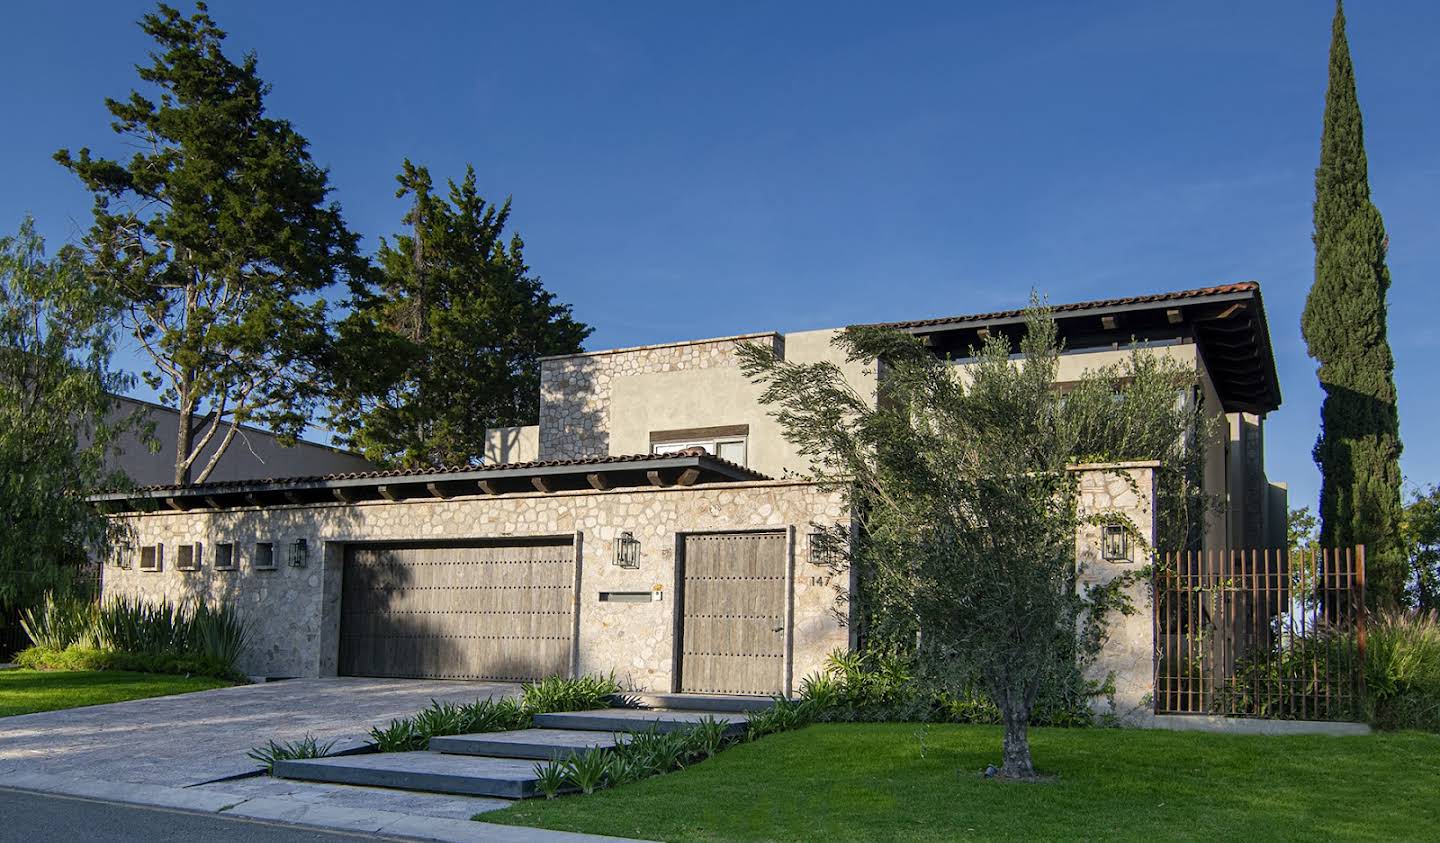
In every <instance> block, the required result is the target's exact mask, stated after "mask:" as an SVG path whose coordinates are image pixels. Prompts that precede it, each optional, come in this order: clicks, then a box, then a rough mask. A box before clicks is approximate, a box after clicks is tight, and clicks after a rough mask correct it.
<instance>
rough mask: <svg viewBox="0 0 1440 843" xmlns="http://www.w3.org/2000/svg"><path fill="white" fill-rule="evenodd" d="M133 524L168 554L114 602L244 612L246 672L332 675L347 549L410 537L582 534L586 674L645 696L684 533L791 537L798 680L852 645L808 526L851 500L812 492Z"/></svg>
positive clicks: (708, 492) (110, 587)
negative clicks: (183, 551) (816, 561)
mask: <svg viewBox="0 0 1440 843" xmlns="http://www.w3.org/2000/svg"><path fill="white" fill-rule="evenodd" d="M115 517H116V518H118V519H120V520H122V521H124V522H126V523H127V524H129V525H131V526H132V527H133V528H134V534H133V541H134V543H135V545H136V546H137V547H138V546H140V545H148V544H155V543H157V542H158V543H163V544H164V546H165V564H164V570H163V571H161V572H158V573H151V572H143V571H140V570H139V568H138V566H136V565H132V566H131V567H129V568H120V567H117V566H116V565H115V564H113V563H112V564H108V565H106V566H105V568H104V574H103V576H104V592H105V594H106V595H107V596H108V595H112V594H132V595H140V596H144V597H147V598H156V597H160V596H166V597H170V598H171V599H176V600H178V599H184V598H189V597H195V596H204V597H208V598H212V599H214V598H221V597H224V598H227V599H230V600H232V601H234V602H235V604H236V605H237V606H238V607H239V608H240V610H241V611H242V613H243V614H244V616H245V617H246V619H247V621H248V622H249V623H250V624H251V625H252V627H253V631H252V639H251V646H250V648H249V651H248V652H247V654H246V658H245V661H244V663H243V664H242V669H243V670H244V671H245V672H247V673H250V674H256V675H268V676H324V675H331V674H333V673H334V672H335V659H336V654H337V650H336V646H337V644H336V642H337V641H338V609H339V594H340V590H339V582H340V576H341V569H342V565H341V560H342V559H343V547H344V545H345V544H346V543H349V542H366V541H382V540H401V539H425V540H436V541H441V540H446V539H456V540H458V539H488V538H503V537H507V536H513V537H523V536H554V535H567V536H568V535H575V534H579V536H580V541H579V548H580V593H579V595H578V598H577V599H578V608H579V612H580V638H579V665H578V666H579V669H580V670H581V671H582V672H599V673H608V672H611V671H614V673H615V675H616V676H617V678H618V679H620V680H621V681H622V683H624V684H626V685H627V686H629V687H632V688H634V689H637V690H648V691H669V690H671V689H672V685H673V682H674V681H675V676H674V633H675V628H676V618H675V611H676V608H677V605H678V604H677V603H676V601H675V599H674V594H675V588H676V573H677V559H676V549H677V546H678V543H679V541H680V536H681V535H683V534H684V533H687V532H723V531H732V530H734V531H738V530H757V529H774V530H786V529H787V528H793V531H794V535H795V538H794V576H793V577H791V579H790V585H789V586H788V587H789V588H790V589H791V595H792V597H791V599H792V600H793V603H792V607H793V608H792V617H793V624H792V626H793V650H792V653H793V656H792V660H791V667H790V670H789V675H790V678H791V682H792V683H796V684H798V682H799V680H800V678H802V677H804V676H805V675H807V674H809V673H814V672H816V671H818V670H819V669H820V668H821V666H822V664H823V662H824V659H825V656H826V655H827V654H828V653H829V652H830V651H831V650H834V649H836V648H841V647H845V646H847V644H848V641H849V635H848V631H847V629H846V627H845V626H843V625H842V624H841V622H840V620H839V619H838V618H837V617H836V616H835V614H834V611H833V610H834V609H835V608H836V596H837V595H836V592H835V585H837V584H835V583H832V582H827V581H825V580H827V579H828V578H827V577H826V576H825V575H826V573H827V571H826V570H825V569H824V568H823V567H821V566H817V565H813V564H811V563H810V562H809V534H810V532H811V527H810V525H811V524H812V523H830V524H833V523H848V515H847V514H846V512H845V507H844V503H843V500H842V497H841V496H840V495H839V494H838V493H832V492H824V491H821V490H820V489H818V488H817V487H816V486H814V485H811V484H805V483H787V482H767V483H743V484H716V485H713V486H703V487H693V488H689V489H681V488H670V489H639V490H633V489H620V490H613V491H609V492H573V493H569V492H565V493H556V494H549V495H545V494H539V493H536V494H525V495H513V496H509V495H507V496H502V497H494V498H490V497H479V496H477V497H467V498H454V499H451V500H448V501H442V500H428V499H427V500H409V501H397V502H390V501H373V502H365V503H357V504H322V505H301V506H280V507H271V508H266V509H256V508H245V509H235V510H223V511H213V512H212V511H193V512H156V513H149V514H144V515H124V516H115ZM623 530H629V531H631V532H633V533H634V534H635V536H636V537H637V538H638V539H640V541H641V558H640V567H639V568H637V569H634V570H629V569H622V568H619V567H616V566H615V565H614V564H613V560H614V558H615V553H614V541H615V539H616V538H617V537H618V536H619V534H620V532H621V531H623ZM297 538H304V539H306V541H307V543H308V545H309V548H310V562H309V565H308V566H307V567H305V568H292V567H290V566H288V565H287V564H286V561H285V558H284V550H285V548H286V547H288V545H289V543H290V542H291V541H293V540H294V539H297ZM225 541H233V542H235V544H236V547H237V551H239V552H240V557H241V558H240V562H241V564H240V568H239V570H236V571H217V570H215V568H214V564H213V560H214V557H213V547H214V545H215V543H217V542H225ZM256 541H274V542H275V545H276V551H277V556H278V562H279V567H278V568H277V570H275V571H256V570H254V569H253V567H252V565H251V548H252V547H253V544H254V542H256ZM194 542H203V543H204V545H205V558H204V560H203V563H202V568H201V570H199V571H196V572H182V571H177V570H176V569H175V566H174V557H175V551H174V549H175V547H176V546H178V545H180V544H182V543H194ZM602 591H646V592H648V591H659V592H660V593H661V594H662V598H661V599H660V600H659V601H658V602H648V603H602V602H600V601H599V594H600V592H602Z"/></svg>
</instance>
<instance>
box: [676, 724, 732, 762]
mask: <svg viewBox="0 0 1440 843" xmlns="http://www.w3.org/2000/svg"><path fill="white" fill-rule="evenodd" d="M729 728H730V722H729V721H728V720H716V719H715V718H714V717H710V716H708V715H707V716H705V717H702V718H700V722H699V723H697V724H695V727H694V728H692V729H689V730H687V731H686V733H685V736H686V738H688V740H687V741H686V743H687V746H688V748H689V750H690V754H691V755H692V756H704V757H705V758H714V757H715V753H717V752H719V751H720V750H721V749H722V748H724V746H725V744H726V742H727V738H728V735H726V730H728V729H729Z"/></svg>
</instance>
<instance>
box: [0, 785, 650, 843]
mask: <svg viewBox="0 0 1440 843" xmlns="http://www.w3.org/2000/svg"><path fill="white" fill-rule="evenodd" d="M0 788H7V789H10V790H21V791H28V792H32V793H41V794H50V795H56V796H71V797H78V798H82V799H93V800H95V801H98V802H117V803H121V804H125V805H140V806H144V807H151V808H165V809H169V810H176V811H189V812H192V813H197V814H217V815H223V816H229V817H237V818H243V819H249V820H261V821H265V822H276V823H286V824H290V825H297V826H307V827H310V828H328V829H334V830H341V831H351V832H362V833H366V834H384V835H389V836H394V837H407V838H411V839H414V840H436V841H444V842H445V843H452V842H453V843H530V841H535V843H604V841H619V840H621V839H622V838H618V837H603V836H599V835H590V834H574V833H571V832H567V831H549V830H547V829H540V828H527V827H524V826H511V825H496V824H494V823H484V822H474V821H473V820H455V819H445V818H440V817H423V816H417V815H415V814H402V813H399V812H396V811H371V810H361V809H355V808H342V807H338V806H334V805H319V804H316V803H313V802H305V801H301V800H299V799H288V798H284V797H278V796H263V797H256V798H249V797H245V796H239V795H236V794H229V793H224V792H222V791H208V790H207V791H197V790H190V789H185V788H178V787H164V786H162V785H151V784H135V783H130V782H113V781H99V780H95V779H80V778H75V777H73V776H55V775H50V774H45V773H15V774H10V775H7V776H5V778H4V779H3V780H0Z"/></svg>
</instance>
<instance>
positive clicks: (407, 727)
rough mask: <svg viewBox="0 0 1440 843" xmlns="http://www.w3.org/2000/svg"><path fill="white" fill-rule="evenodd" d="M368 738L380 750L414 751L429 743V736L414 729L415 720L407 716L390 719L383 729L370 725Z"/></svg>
mask: <svg viewBox="0 0 1440 843" xmlns="http://www.w3.org/2000/svg"><path fill="white" fill-rule="evenodd" d="M370 739H371V740H373V741H375V748H376V749H377V750H379V751H380V752H415V751H417V750H421V749H424V748H425V747H426V746H427V745H428V744H429V743H430V737H429V736H428V735H422V734H421V733H420V732H419V731H418V730H417V729H416V726H415V720H414V719H412V718H409V717H405V718H401V719H399V720H391V721H390V725H388V726H386V727H385V728H383V729H381V728H378V727H372V728H371V729H370Z"/></svg>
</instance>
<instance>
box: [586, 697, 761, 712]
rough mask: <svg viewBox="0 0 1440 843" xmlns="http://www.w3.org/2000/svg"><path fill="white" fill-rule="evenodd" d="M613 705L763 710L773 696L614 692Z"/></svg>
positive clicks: (716, 709) (685, 708) (690, 709)
mask: <svg viewBox="0 0 1440 843" xmlns="http://www.w3.org/2000/svg"><path fill="white" fill-rule="evenodd" d="M610 701H611V703H612V704H614V705H618V706H623V707H625V708H637V707H638V708H668V709H679V710H684V711H715V712H732V713H733V712H736V711H764V710H765V709H767V708H770V707H771V706H773V705H775V699H774V698H773V697H741V696H735V695H731V694H614V695H612V696H611V697H610Z"/></svg>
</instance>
